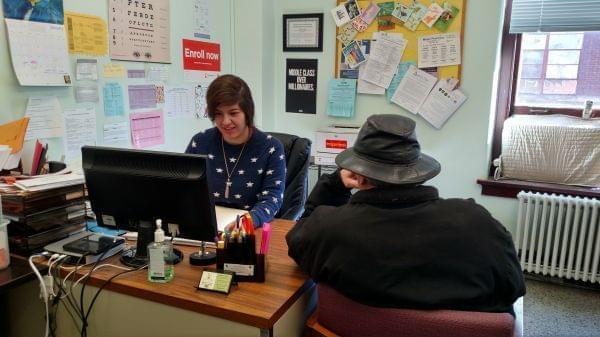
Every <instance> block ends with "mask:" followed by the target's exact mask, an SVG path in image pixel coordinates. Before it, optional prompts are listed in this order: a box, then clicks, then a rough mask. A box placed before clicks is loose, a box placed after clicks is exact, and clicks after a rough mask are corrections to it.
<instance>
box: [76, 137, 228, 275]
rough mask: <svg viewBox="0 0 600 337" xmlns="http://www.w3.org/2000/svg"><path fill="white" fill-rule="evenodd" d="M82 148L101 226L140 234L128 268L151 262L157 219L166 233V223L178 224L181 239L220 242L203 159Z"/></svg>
mask: <svg viewBox="0 0 600 337" xmlns="http://www.w3.org/2000/svg"><path fill="white" fill-rule="evenodd" d="M81 150H82V156H83V157H82V158H83V171H84V174H85V181H86V185H87V189H88V194H89V199H90V202H91V205H92V210H93V211H94V213H95V214H96V220H97V222H98V225H100V226H106V227H113V228H118V229H124V230H128V231H137V232H138V239H137V245H136V249H135V252H132V251H125V252H124V253H123V255H122V257H121V261H122V262H123V263H124V264H126V265H130V266H136V267H138V266H143V265H145V264H147V263H148V257H147V246H148V244H149V243H150V242H152V241H153V240H154V231H155V228H156V225H155V221H156V219H162V223H163V230H164V231H165V233H168V232H169V231H168V228H167V227H168V225H167V224H177V225H178V227H179V233H177V237H182V238H187V239H193V240H200V241H214V240H215V236H216V235H217V226H216V217H215V207H214V201H213V199H212V195H211V194H210V192H209V190H208V183H207V181H206V162H205V158H204V156H200V155H193V154H182V153H168V152H156V151H144V150H131V149H116V148H107V147H97V146H84V147H83V148H82V149H81ZM204 254H206V253H204ZM201 255H203V254H201ZM201 258H206V259H207V260H212V258H213V256H212V255H210V256H209V255H205V256H201Z"/></svg>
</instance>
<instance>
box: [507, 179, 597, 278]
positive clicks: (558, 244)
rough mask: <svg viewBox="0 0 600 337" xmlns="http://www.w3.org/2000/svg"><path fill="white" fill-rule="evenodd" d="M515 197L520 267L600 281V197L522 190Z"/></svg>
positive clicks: (538, 272)
mask: <svg viewBox="0 0 600 337" xmlns="http://www.w3.org/2000/svg"><path fill="white" fill-rule="evenodd" d="M517 197H518V199H519V210H518V215H517V231H516V241H515V246H516V248H517V253H518V255H519V257H520V259H521V268H522V269H523V271H527V272H530V273H536V274H542V275H550V276H556V277H561V278H565V279H573V280H580V281H584V282H590V283H600V274H599V273H598V272H599V271H598V269H599V268H598V267H599V264H600V261H599V260H600V233H599V232H600V219H599V218H600V216H599V214H598V212H599V208H600V200H598V199H589V198H580V197H571V196H563V195H555V194H552V195H549V194H545V193H544V194H540V193H531V192H523V191H521V192H519V194H518V195H517Z"/></svg>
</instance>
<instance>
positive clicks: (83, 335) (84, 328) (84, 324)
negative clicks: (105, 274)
mask: <svg viewBox="0 0 600 337" xmlns="http://www.w3.org/2000/svg"><path fill="white" fill-rule="evenodd" d="M108 251H109V250H108V249H107V250H105V251H104V252H102V254H100V256H99V257H98V259H97V260H96V262H95V263H94V265H93V266H92V269H90V271H89V272H88V273H87V274H86V276H85V278H84V279H83V283H82V286H81V292H80V293H79V308H80V309H81V315H82V317H83V319H82V326H81V337H87V326H88V323H87V315H85V310H84V303H83V294H84V292H85V287H86V286H87V281H88V280H89V279H90V277H91V276H92V273H93V272H94V270H95V269H96V267H97V266H98V264H99V263H100V261H102V259H104V256H105V255H106V253H108ZM84 256H85V255H84Z"/></svg>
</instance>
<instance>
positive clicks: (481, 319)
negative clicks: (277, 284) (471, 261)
mask: <svg viewBox="0 0 600 337" xmlns="http://www.w3.org/2000/svg"><path fill="white" fill-rule="evenodd" d="M317 292H318V295H319V300H318V304H317V311H316V316H317V317H316V320H317V321H318V323H319V325H320V326H322V327H324V328H326V330H328V331H330V332H333V333H334V334H333V335H334V336H335V335H339V336H343V337H353V336H379V337H384V336H395V337H404V336H406V337H408V336H410V337H433V336H436V337H439V336H445V337H476V336H477V337H480V336H486V337H512V336H513V334H514V325H515V320H514V318H513V316H512V315H510V314H508V313H489V312H472V311H456V310H413V309H395V308H376V307H370V306H367V305H364V304H360V303H358V302H355V301H353V300H351V299H349V298H347V297H345V296H343V295H342V294H340V293H339V292H337V291H336V290H334V289H333V288H331V287H329V286H327V285H325V284H322V283H319V284H318V285H317ZM330 336H331V335H330Z"/></svg>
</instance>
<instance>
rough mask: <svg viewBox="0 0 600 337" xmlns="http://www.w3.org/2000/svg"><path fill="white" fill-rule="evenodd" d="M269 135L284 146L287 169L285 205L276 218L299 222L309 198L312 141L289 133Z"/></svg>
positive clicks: (271, 133)
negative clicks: (309, 167) (309, 165)
mask: <svg viewBox="0 0 600 337" xmlns="http://www.w3.org/2000/svg"><path fill="white" fill-rule="evenodd" d="M269 134H270V135H271V136H273V137H275V138H277V139H278V140H279V141H280V142H281V143H282V144H283V148H284V151H285V160H286V167H287V174H286V176H285V192H284V194H283V204H282V205H281V208H280V209H279V212H278V213H277V214H276V215H275V218H279V219H287V220H298V218H299V217H300V215H302V213H303V212H304V203H305V202H306V197H307V196H308V164H309V161H310V145H311V141H310V140H309V139H307V138H301V137H298V136H295V135H290V134H287V133H277V132H269Z"/></svg>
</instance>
